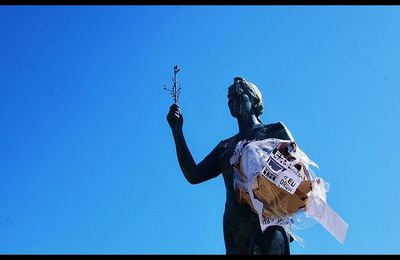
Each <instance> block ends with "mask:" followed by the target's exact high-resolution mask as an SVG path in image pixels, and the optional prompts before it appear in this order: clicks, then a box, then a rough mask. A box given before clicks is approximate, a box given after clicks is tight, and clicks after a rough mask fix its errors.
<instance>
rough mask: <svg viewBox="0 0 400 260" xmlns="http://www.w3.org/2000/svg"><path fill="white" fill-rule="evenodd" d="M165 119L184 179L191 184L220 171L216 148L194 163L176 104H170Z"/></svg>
mask: <svg viewBox="0 0 400 260" xmlns="http://www.w3.org/2000/svg"><path fill="white" fill-rule="evenodd" d="M167 121H168V123H169V126H170V127H171V130H172V135H173V137H174V141H175V148H176V154H177V156H178V161H179V166H180V168H181V170H182V172H183V174H184V176H185V178H186V180H187V181H188V182H189V183H191V184H198V183H201V182H203V181H206V180H209V179H211V178H214V177H216V176H218V175H219V174H220V173H221V169H220V166H219V163H218V155H217V154H216V153H217V149H214V150H213V151H212V152H211V153H210V154H209V155H208V156H206V157H205V158H204V160H202V161H201V162H200V163H199V164H196V162H195V160H194V159H193V156H192V154H191V152H190V150H189V148H188V146H187V144H186V140H185V136H184V134H183V129H182V128H183V116H182V113H181V110H180V107H179V106H178V105H177V104H173V105H171V107H170V109H169V112H168V115H167Z"/></svg>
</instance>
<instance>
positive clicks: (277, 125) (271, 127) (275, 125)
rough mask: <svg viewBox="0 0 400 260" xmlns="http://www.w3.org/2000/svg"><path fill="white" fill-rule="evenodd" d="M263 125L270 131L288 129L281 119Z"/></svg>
mask: <svg viewBox="0 0 400 260" xmlns="http://www.w3.org/2000/svg"><path fill="white" fill-rule="evenodd" d="M265 127H266V128H268V129H269V130H270V131H272V132H276V131H282V130H288V128H287V127H286V125H285V124H284V123H283V122H281V121H279V122H277V123H271V124H266V125H265Z"/></svg>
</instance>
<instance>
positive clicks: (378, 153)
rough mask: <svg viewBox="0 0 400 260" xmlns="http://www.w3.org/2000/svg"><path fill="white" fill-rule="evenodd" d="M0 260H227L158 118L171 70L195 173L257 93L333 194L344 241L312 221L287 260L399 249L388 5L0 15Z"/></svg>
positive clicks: (395, 70) (395, 99)
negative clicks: (244, 86) (246, 85)
mask: <svg viewBox="0 0 400 260" xmlns="http://www.w3.org/2000/svg"><path fill="white" fill-rule="evenodd" d="M0 28H1V29H0V89H1V94H0V144H1V145H0V197H1V200H0V253H6V254H9V253H17V254H26V253H29V254H31V253H33V254H37V253H40V254H43V253H44V254H48V253H50V254H51V253H56V254H65V253H67V254H69V253H80V254H87V253H90V254H92V253H95V254H224V253H225V248H224V242H223V233H222V214H223V209H224V202H225V187H224V184H223V179H222V176H219V177H217V178H215V179H212V180H210V181H208V182H205V183H202V184H199V185H190V184H189V183H187V182H186V180H185V179H184V177H183V175H182V173H181V171H180V169H179V166H178V162H177V158H176V155H175V147H174V143H173V139H172V136H171V132H170V129H169V127H168V124H167V121H166V118H165V117H166V114H167V112H168V109H169V106H170V105H171V102H172V99H171V98H170V96H169V95H168V93H167V92H166V91H164V90H163V89H162V87H163V85H164V84H166V85H168V86H170V84H171V77H172V71H173V66H174V65H175V64H178V65H179V66H180V67H181V72H179V76H180V78H179V79H180V81H181V84H182V94H181V108H182V112H183V115H184V120H185V121H184V132H185V134H186V138H187V142H188V145H189V147H190V149H191V151H192V154H193V156H194V158H195V160H196V161H197V162H199V161H200V160H201V159H203V157H204V156H206V155H207V154H208V153H209V152H210V151H211V149H212V148H213V147H214V146H215V145H216V144H217V143H218V142H219V141H220V140H222V139H225V138H228V137H230V136H232V135H234V134H235V133H236V132H237V131H238V128H237V123H236V121H235V120H234V119H233V118H232V117H231V116H230V114H229V110H228V107H227V97H226V95H227V87H228V86H229V85H230V84H231V83H232V82H233V78H234V77H235V76H242V77H244V78H246V79H248V80H249V81H251V82H253V83H255V84H256V85H257V86H258V87H259V88H260V90H261V92H262V93H263V97H264V105H265V112H264V114H263V116H262V117H261V119H262V120H263V122H264V123H271V122H277V121H282V122H284V123H285V124H286V125H287V126H288V128H289V129H290V130H291V132H292V134H293V136H294V138H295V139H296V140H297V142H298V144H299V146H300V147H301V148H302V149H303V150H304V151H305V152H306V153H307V154H308V155H309V156H310V157H311V158H312V159H313V160H314V161H316V162H317V163H318V165H319V166H320V170H319V171H316V173H317V174H318V175H319V176H321V177H323V178H324V179H325V180H327V181H328V182H329V183H330V185H331V190H330V191H329V193H328V194H327V195H328V203H329V204H330V206H331V207H332V208H333V209H334V210H335V211H337V212H338V213H339V215H340V216H342V217H343V219H345V220H346V222H347V223H348V224H349V230H348V234H347V238H346V241H345V244H344V245H341V244H339V243H338V242H337V241H336V240H335V239H334V238H333V237H332V236H331V235H330V234H329V233H328V232H327V231H326V230H325V229H324V228H323V227H322V226H320V225H319V224H316V225H314V226H312V227H310V228H309V229H306V230H303V231H301V232H298V235H299V236H300V237H302V238H303V239H304V240H305V244H304V247H301V246H299V245H298V244H297V243H296V242H294V243H292V244H291V251H292V253H293V254H359V253H361V254H393V253H400V241H399V239H398V234H399V232H400V228H399V225H398V224H397V220H398V219H399V218H400V200H399V198H400V196H399V190H398V183H399V181H400V178H399V170H398V168H399V167H398V166H397V163H398V162H399V159H400V152H399V147H400V138H399V137H398V133H399V130H400V123H399V116H398V113H399V112H400V106H399V98H400V90H399V89H400V88H399V87H400V73H399V72H400V48H399V46H400V7H399V6H26V7H24V6H1V7H0Z"/></svg>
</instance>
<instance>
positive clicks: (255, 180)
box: [230, 138, 348, 244]
mask: <svg viewBox="0 0 400 260" xmlns="http://www.w3.org/2000/svg"><path fill="white" fill-rule="evenodd" d="M230 163H231V165H232V166H233V167H234V187H235V189H236V190H237V191H238V200H239V202H244V203H247V204H249V205H250V206H251V208H252V210H253V211H254V212H256V213H257V214H258V216H259V219H260V226H261V229H262V230H263V231H264V230H265V229H266V228H267V227H268V226H270V225H281V226H283V227H284V228H285V229H286V230H287V231H288V232H289V233H290V234H291V235H292V236H293V237H294V238H295V240H297V241H298V242H299V243H300V244H301V243H302V239H301V238H299V237H298V236H297V235H295V234H294V232H293V230H292V227H294V228H295V229H302V228H304V223H306V222H307V221H304V219H305V218H310V217H312V218H313V219H315V220H317V221H318V222H320V223H321V224H322V225H323V226H324V227H325V228H326V229H327V230H328V231H329V232H330V233H331V234H332V235H333V236H335V238H336V239H337V240H338V241H339V242H341V243H343V241H344V237H345V234H346V232H347V227H348V225H347V224H346V223H345V222H344V221H343V220H342V219H341V218H340V217H339V216H338V215H337V214H336V213H335V212H334V211H333V210H332V209H330V208H329V206H328V205H327V202H326V192H327V191H328V190H329V184H328V183H326V182H325V181H324V180H323V179H322V178H320V177H317V176H316V175H315V173H314V172H313V171H312V170H311V169H310V166H314V167H317V168H318V165H317V164H316V163H315V162H313V161H312V160H311V159H310V158H309V157H308V156H307V155H306V154H305V153H304V152H303V151H302V150H301V149H300V148H299V147H298V146H297V144H296V143H295V142H293V141H287V140H281V139H275V138H269V139H264V140H259V141H247V140H244V141H241V142H239V143H238V144H237V145H236V148H235V151H234V153H233V155H232V157H231V160H230ZM308 222H310V221H308ZM327 223H328V224H327ZM329 223H330V224H329ZM338 223H339V224H338Z"/></svg>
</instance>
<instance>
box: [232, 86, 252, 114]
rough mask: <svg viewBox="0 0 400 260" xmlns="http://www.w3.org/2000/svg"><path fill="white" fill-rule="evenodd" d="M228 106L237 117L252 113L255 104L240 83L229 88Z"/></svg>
mask: <svg viewBox="0 0 400 260" xmlns="http://www.w3.org/2000/svg"><path fill="white" fill-rule="evenodd" d="M228 106H229V110H230V112H231V115H232V116H233V117H235V118H238V117H240V116H244V115H250V114H251V113H252V107H253V104H252V102H251V99H250V97H249V95H248V93H247V91H246V90H245V89H243V88H242V87H241V86H240V85H232V86H230V87H229V89H228Z"/></svg>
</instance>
